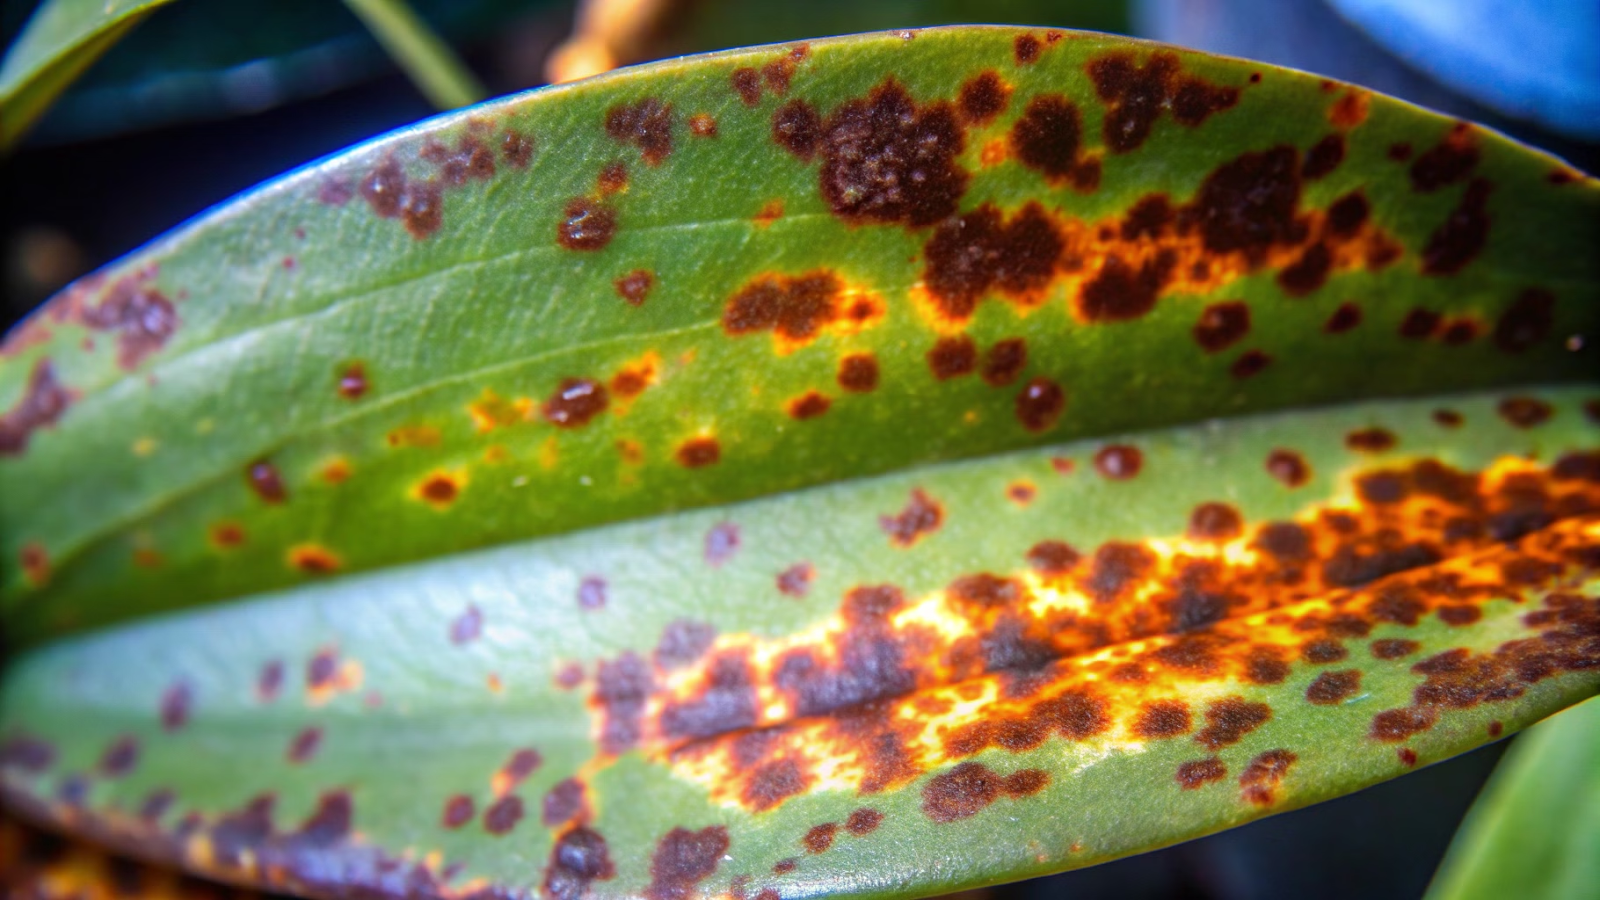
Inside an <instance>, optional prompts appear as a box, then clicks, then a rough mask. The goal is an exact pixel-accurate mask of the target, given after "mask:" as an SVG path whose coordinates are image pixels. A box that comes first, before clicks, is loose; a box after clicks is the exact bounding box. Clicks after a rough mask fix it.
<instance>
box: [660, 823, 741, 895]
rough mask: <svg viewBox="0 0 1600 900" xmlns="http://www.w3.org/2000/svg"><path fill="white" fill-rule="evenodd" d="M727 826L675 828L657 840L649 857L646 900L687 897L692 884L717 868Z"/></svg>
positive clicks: (691, 893)
mask: <svg viewBox="0 0 1600 900" xmlns="http://www.w3.org/2000/svg"><path fill="white" fill-rule="evenodd" d="M729 844H730V841H729V839H728V829H726V828H724V827H723V826H721V825H712V826H708V827H705V828H702V829H700V830H699V831H690V830H689V829H687V828H682V827H679V828H674V829H672V830H671V831H669V832H667V833H666V834H665V835H663V836H662V838H661V840H660V841H658V842H657V843H656V849H655V853H654V854H652V855H651V858H650V884H649V885H648V886H646V887H645V889H644V895H645V897H646V898H648V900H688V898H689V897H690V896H692V895H693V893H694V890H695V886H696V885H698V884H699V883H700V882H702V881H704V880H706V879H707V878H710V877H711V875H712V874H713V873H714V872H716V871H717V864H718V863H720V862H721V861H722V857H723V854H725V853H727V852H728V846H729Z"/></svg>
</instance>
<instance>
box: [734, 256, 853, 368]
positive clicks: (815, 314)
mask: <svg viewBox="0 0 1600 900" xmlns="http://www.w3.org/2000/svg"><path fill="white" fill-rule="evenodd" d="M850 300H851V298H850V296H849V295H848V294H846V292H845V285H844V283H843V282H842V281H840V280H839V277H838V276H837V275H834V274H833V273H832V272H829V271H827V270H823V269H819V270H816V271H813V272H806V273H804V274H801V275H794V276H788V275H760V276H757V277H756V278H754V279H753V280H751V281H750V282H749V283H747V284H746V285H745V286H744V287H742V288H740V289H739V291H738V292H737V293H735V294H734V295H733V296H732V297H731V298H729V300H728V304H727V306H726V307H725V308H724V309H723V312H722V327H723V330H724V331H726V332H727V333H728V334H730V335H734V336H738V335H744V334H755V333H758V332H762V331H770V332H772V333H773V336H774V338H775V339H776V340H777V343H778V351H779V352H780V353H786V352H789V351H792V350H794V349H796V348H798V347H802V346H805V345H806V344H808V343H810V342H811V341H813V340H815V339H816V338H817V337H818V336H819V335H820V334H821V333H822V331H823V329H825V328H827V327H828V326H829V325H833V324H835V323H839V324H842V325H846V326H848V327H852V328H854V327H861V326H864V325H866V324H869V323H870V322H872V321H874V320H876V319H877V318H879V316H880V314H881V310H880V309H879V308H878V306H877V304H876V303H875V302H874V300H873V299H872V298H871V297H869V296H867V295H865V294H857V295H856V296H855V298H854V302H850Z"/></svg>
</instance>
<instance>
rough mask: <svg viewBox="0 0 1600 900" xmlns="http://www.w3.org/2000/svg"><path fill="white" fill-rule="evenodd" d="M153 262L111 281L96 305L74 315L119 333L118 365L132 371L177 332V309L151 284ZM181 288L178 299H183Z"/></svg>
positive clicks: (93, 327)
mask: <svg viewBox="0 0 1600 900" xmlns="http://www.w3.org/2000/svg"><path fill="white" fill-rule="evenodd" d="M154 277H155V269H154V267H153V266H151V267H147V268H144V269H141V270H139V271H137V272H134V273H132V274H129V275H125V276H123V277H122V278H119V279H117V280H116V281H115V282H113V283H112V285H111V288H110V289H109V290H108V291H106V293H105V295H104V296H103V297H101V299H100V302H99V303H97V304H95V305H94V306H87V307H82V308H79V309H78V310H77V311H76V316H75V319H76V320H77V321H78V322H79V323H81V324H82V325H83V326H84V327H85V328H89V329H91V330H94V331H111V332H115V333H116V335H117V365H118V366H120V367H121V368H123V369H125V370H127V371H132V370H134V369H136V368H138V367H139V366H140V364H142V363H143V362H144V361H145V360H146V359H147V358H149V357H150V355H151V354H153V353H156V352H157V351H159V350H160V349H161V348H162V347H164V346H165V345H166V343H167V340H168V339H169V338H171V337H172V335H173V334H175V333H177V330H178V326H179V324H180V322H179V320H178V313H177V310H176V309H175V308H174V307H173V305H172V301H171V300H168V299H167V296H166V295H165V294H163V293H161V292H160V291H158V290H156V289H155V288H153V287H151V286H150V285H149V283H148V282H149V281H150V279H152V278H154ZM183 296H184V295H183V292H181V291H180V292H179V294H178V299H180V300H181V299H183Z"/></svg>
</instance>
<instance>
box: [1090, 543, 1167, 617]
mask: <svg viewBox="0 0 1600 900" xmlns="http://www.w3.org/2000/svg"><path fill="white" fill-rule="evenodd" d="M1154 565H1155V557H1154V556H1153V555H1152V554H1151V552H1150V551H1149V550H1147V549H1145V548H1144V547H1142V546H1140V545H1139V544H1131V543H1127V542H1125V541H1108V542H1106V543H1104V544H1101V545H1100V546H1099V548H1097V549H1096V550H1095V552H1094V557H1093V563H1092V564H1091V565H1090V567H1089V573H1088V575H1087V576H1086V577H1085V578H1083V579H1082V587H1083V589H1084V591H1085V592H1086V593H1088V594H1089V596H1091V597H1093V598H1094V600H1095V602H1096V603H1103V604H1108V603H1115V602H1116V601H1117V600H1118V599H1120V598H1121V596H1122V594H1123V592H1124V591H1125V590H1127V589H1129V588H1131V587H1133V586H1135V585H1136V583H1137V582H1138V581H1139V579H1141V578H1143V577H1144V576H1145V573H1146V572H1148V571H1149V570H1150V568H1151V567H1152V566H1154Z"/></svg>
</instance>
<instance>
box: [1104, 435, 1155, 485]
mask: <svg viewBox="0 0 1600 900" xmlns="http://www.w3.org/2000/svg"><path fill="white" fill-rule="evenodd" d="M1143 466H1144V454H1143V453H1142V452H1140V450H1139V448H1138V447H1133V446H1130V445H1128V444H1108V445H1107V446H1105V447H1102V448H1100V451H1099V452H1097V453H1096V454H1095V455H1094V467H1095V471H1097V472H1099V473H1100V474H1101V475H1102V476H1103V477H1105V478H1109V479H1111V480H1112V481H1127V480H1128V479H1130V478H1136V477H1138V475H1139V470H1140V468H1142V467H1143Z"/></svg>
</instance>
